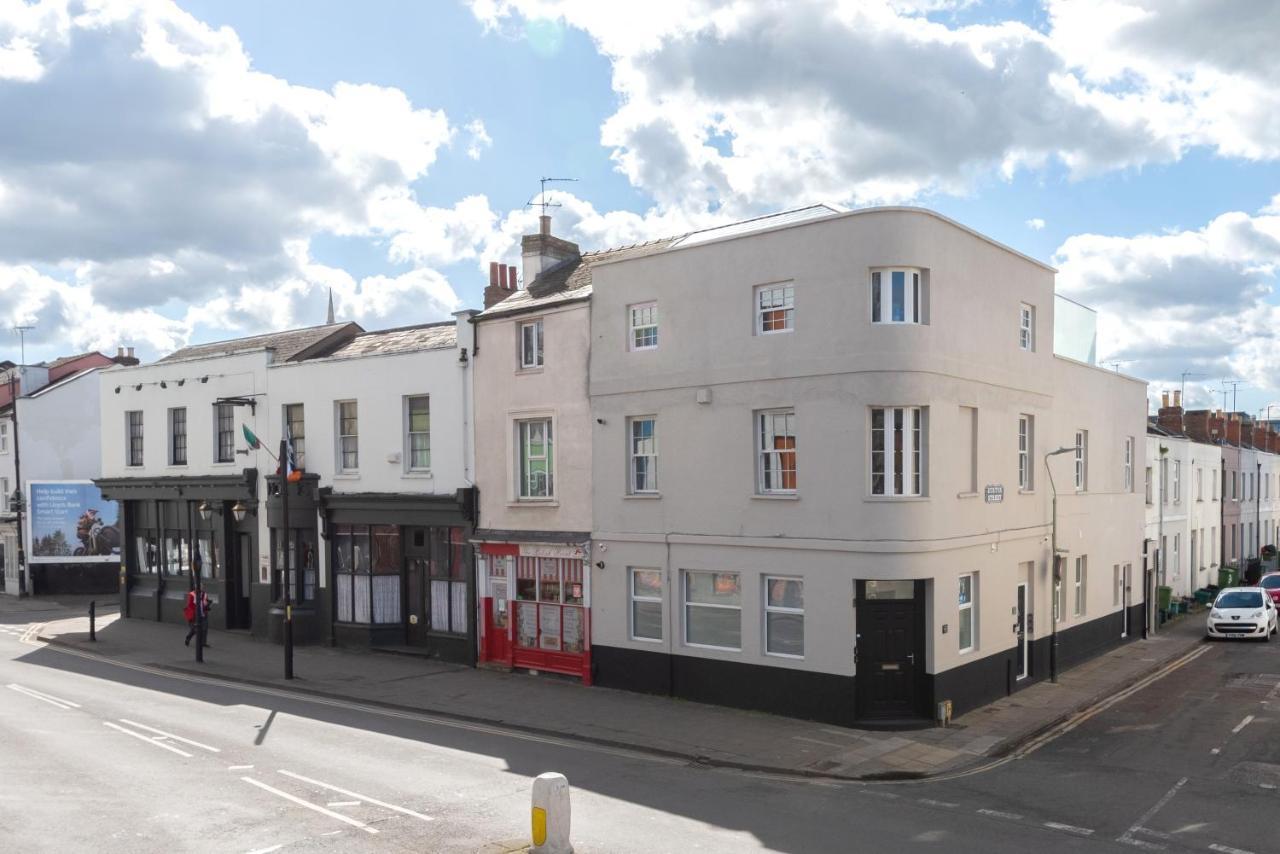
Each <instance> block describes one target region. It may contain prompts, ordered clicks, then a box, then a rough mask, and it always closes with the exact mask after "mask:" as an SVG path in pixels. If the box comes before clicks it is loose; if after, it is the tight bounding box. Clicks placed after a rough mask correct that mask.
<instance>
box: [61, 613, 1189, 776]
mask: <svg viewBox="0 0 1280 854" xmlns="http://www.w3.org/2000/svg"><path fill="white" fill-rule="evenodd" d="M97 631H98V642H97V643H90V642H89V640H88V619H87V617H76V618H71V619H62V620H57V621H53V622H49V623H46V624H45V625H44V626H43V627H42V629H41V630H40V638H41V639H42V640H46V641H49V642H51V643H55V644H59V645H65V646H69V647H74V648H78V649H82V650H85V651H89V652H93V653H95V654H97V655H101V656H105V657H110V658H116V659H121V660H124V661H128V662H131V663H136V664H146V665H150V666H153V667H159V668H164V669H169V670H175V671H181V672H184V673H201V674H206V675H209V676H216V677H220V678H223V679H228V680H236V681H242V682H248V683H254V684H260V685H270V686H272V687H277V688H287V689H290V690H296V691H300V692H308V693H315V694H320V695H324V696H327V697H340V698H343V699H349V700H356V701H360V702H369V703H379V704H385V705H389V706H395V707H398V708H402V709H404V708H407V709H413V710H417V711H422V712H425V713H430V714H434V715H442V716H449V717H454V718H459V719H465V720H472V721H475V720H481V721H486V722H491V723H496V724H501V725H504V726H508V727H514V728H519V729H522V730H526V731H531V732H538V733H544V734H556V735H560V736H563V737H566V738H570V739H582V740H589V741H592V742H596V743H602V744H610V745H616V746H625V747H628V748H633V749H638V750H644V751H650V752H660V753H664V754H668V755H673V756H679V757H682V758H687V759H689V760H690V761H697V762H703V763H707V764H712V765H720V766H728V767H741V768H751V769H767V770H770V771H776V772H780V773H788V774H804V775H819V776H827V777H835V778H843V779H894V778H901V779H910V778H919V777H927V776H933V775H937V774H942V773H946V772H953V771H957V770H961V769H963V768H966V767H970V766H974V765H977V764H980V763H981V762H983V761H987V759H988V758H990V757H995V756H1001V755H1005V754H1007V753H1008V752H1010V751H1011V750H1013V749H1015V748H1016V747H1017V746H1018V745H1020V744H1023V743H1025V742H1026V741H1028V740H1029V739H1031V738H1033V737H1034V736H1035V735H1037V734H1039V733H1041V732H1044V731H1046V730H1047V729H1050V728H1051V727H1052V726H1054V725H1055V724H1057V723H1059V722H1061V721H1063V720H1065V719H1066V718H1068V717H1070V716H1071V715H1073V714H1074V713H1076V712H1078V711H1080V710H1081V709H1084V708H1087V707H1089V706H1091V705H1093V704H1094V703H1097V702H1098V701H1100V700H1102V699H1104V698H1106V697H1108V696H1110V695H1112V694H1114V693H1115V692H1117V691H1119V690H1122V689H1124V688H1126V687H1129V686H1131V685H1132V684H1134V683H1135V682H1136V681H1138V680H1139V679H1141V678H1142V677H1144V676H1146V675H1148V674H1151V673H1154V672H1155V671H1156V670H1158V669H1159V668H1160V667H1161V666H1162V665H1163V664H1165V663H1167V662H1170V661H1172V660H1174V659H1176V658H1178V657H1179V656H1181V655H1183V654H1185V653H1187V652H1188V651H1190V650H1191V649H1192V648H1194V647H1195V646H1197V645H1198V644H1200V643H1202V638H1203V633H1204V623H1203V619H1202V618H1201V617H1199V616H1196V615H1192V616H1189V617H1184V618H1182V619H1181V620H1178V621H1176V622H1174V623H1172V624H1171V625H1169V626H1168V627H1167V630H1166V631H1164V632H1162V633H1161V634H1160V635H1159V636H1157V637H1155V638H1152V639H1150V640H1139V641H1135V642H1133V643H1130V644H1127V645H1125V646H1123V647H1120V648H1118V649H1115V650H1112V651H1111V652H1109V653H1107V654H1106V655H1103V656H1100V657H1099V658H1096V659H1093V660H1092V661H1090V662H1087V663H1085V664H1083V665H1080V666H1079V667H1076V668H1074V669H1072V670H1069V671H1066V672H1065V673H1063V674H1062V675H1061V677H1060V680H1059V682H1058V683H1057V684H1052V683H1048V682H1042V683H1039V684H1037V685H1033V686H1031V687H1029V688H1027V689H1025V690H1023V691H1020V692H1018V693H1016V694H1014V695H1013V696H1011V697H1007V698H1004V699H1001V700H998V701H996V702H994V703H992V704H990V705H989V706H985V707H983V708H981V709H977V710H975V711H972V712H970V713H968V714H966V715H964V716H962V717H960V718H957V719H956V720H955V721H954V722H953V723H952V725H951V726H950V727H947V728H945V729H944V728H931V729H924V730H916V731H909V732H880V731H869V730H857V729H845V728H843V727H838V726H833V725H829V724H818V723H812V722H808V721H799V720H793V719H790V718H782V717H776V716H773V715H767V714H762V713H755V712H744V711H738V710H735V709H725V708H721V707H718V706H710V705H704V704H700V703H691V702H686V701H681V700H674V699H670V698H666V697H654V696H649V695H644V694H633V693H629V692H625V691H616V690H611V689H608V688H598V687H593V688H586V687H583V686H582V685H581V684H578V683H577V682H576V681H567V680H564V679H561V678H559V677H549V676H530V675H527V674H520V673H504V672H495V671H490V670H474V669H471V668H468V667H459V666H456V665H449V664H442V663H439V662H435V661H430V660H427V659H424V658H418V657H415V656H403V655H393V654H387V653H377V652H364V651H352V650H337V649H332V648H328V647H298V648H297V649H296V650H295V658H294V670H295V673H296V674H297V676H298V678H297V679H294V680H293V681H292V682H286V681H285V680H284V679H282V678H281V674H282V671H283V652H282V650H281V648H280V647H279V646H276V645H272V644H267V643H264V642H259V641H255V640H253V639H251V638H250V637H248V636H247V635H245V634H242V633H237V632H217V631H215V632H211V633H210V642H211V643H212V644H213V647H212V648H211V649H209V650H207V651H206V653H205V663H204V664H203V665H199V664H196V663H195V660H194V659H195V655H194V651H193V650H192V649H191V648H188V647H184V646H183V644H182V638H183V636H184V635H185V634H186V630H185V627H183V626H177V625H170V624H161V623H153V622H147V621H142V620H122V619H118V618H117V617H116V616H115V615H114V614H109V615H105V616H101V617H100V618H99V620H98V629H97Z"/></svg>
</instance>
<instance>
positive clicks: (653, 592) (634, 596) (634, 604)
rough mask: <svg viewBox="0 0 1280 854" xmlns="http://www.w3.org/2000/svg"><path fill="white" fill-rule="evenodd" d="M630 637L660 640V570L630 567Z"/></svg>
mask: <svg viewBox="0 0 1280 854" xmlns="http://www.w3.org/2000/svg"><path fill="white" fill-rule="evenodd" d="M630 588H631V639H632V640H644V641H660V640H662V570H660V569H638V568H636V567H632V569H631V580H630Z"/></svg>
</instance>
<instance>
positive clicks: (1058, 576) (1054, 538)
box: [1044, 445, 1079, 682]
mask: <svg viewBox="0 0 1280 854" xmlns="http://www.w3.org/2000/svg"><path fill="white" fill-rule="evenodd" d="M1078 449H1079V446H1077V445H1072V446H1071V447H1069V448H1059V449H1058V450H1056V451H1050V452H1049V453H1047V454H1045V455H1044V469H1045V471H1046V472H1048V473H1049V489H1050V490H1052V491H1053V505H1052V506H1053V524H1052V528H1051V534H1050V541H1051V545H1050V567H1051V568H1052V569H1051V576H1050V578H1051V580H1052V581H1053V586H1052V587H1051V588H1050V591H1051V593H1052V594H1053V603H1052V605H1051V606H1050V608H1049V681H1050V682H1057V681H1058V619H1059V618H1060V617H1061V616H1062V615H1061V614H1060V613H1059V614H1055V613H1053V611H1054V609H1055V608H1057V607H1058V592H1059V588H1060V587H1061V586H1062V573H1061V572H1060V571H1059V570H1058V486H1057V484H1055V483H1054V482H1053V469H1052V468H1051V467H1050V466H1049V457H1054V456H1057V455H1058V454H1074V453H1075V452H1076V451H1077V450H1078Z"/></svg>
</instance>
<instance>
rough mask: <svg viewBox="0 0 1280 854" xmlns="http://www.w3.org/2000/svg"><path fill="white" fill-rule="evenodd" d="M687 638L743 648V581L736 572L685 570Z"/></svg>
mask: <svg viewBox="0 0 1280 854" xmlns="http://www.w3.org/2000/svg"><path fill="white" fill-rule="evenodd" d="M684 642H685V644H687V645H688V646H708V647H713V648H715V649H729V650H735V651H736V650H740V649H742V584H741V580H740V578H739V576H738V573H736V572H690V571H686V572H685V574H684Z"/></svg>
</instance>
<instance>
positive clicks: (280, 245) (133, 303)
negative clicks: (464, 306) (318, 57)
mask: <svg viewBox="0 0 1280 854" xmlns="http://www.w3.org/2000/svg"><path fill="white" fill-rule="evenodd" d="M0 115H2V116H5V117H6V120H5V125H4V130H3V132H0V271H2V275H3V276H4V279H3V280H2V281H0V287H8V288H10V289H13V288H17V289H19V290H22V289H24V288H29V289H31V291H32V294H33V295H34V296H32V297H31V299H32V300H35V303H32V302H31V300H27V301H25V302H24V301H21V300H17V301H15V300H10V301H9V302H8V303H7V304H6V303H4V302H3V301H0V319H4V320H12V319H13V318H15V317H17V316H18V315H21V314H23V312H26V313H27V314H31V313H32V312H33V311H35V309H31V308H30V306H29V305H28V304H29V303H30V305H35V304H36V303H38V304H39V306H40V308H39V311H38V312H36V313H37V314H38V315H39V322H40V324H42V325H47V326H48V327H49V328H48V329H47V330H45V332H42V333H41V335H42V337H46V338H47V339H48V340H50V341H52V342H59V343H57V347H58V349H59V350H65V349H73V348H78V347H85V346H90V342H99V341H102V339H103V336H104V335H105V334H107V333H109V334H111V335H118V336H120V337H119V338H117V339H116V340H114V341H108V342H106V343H107V344H109V345H111V346H114V345H115V344H117V343H121V342H122V341H132V342H135V343H137V344H139V345H141V346H143V347H154V348H155V349H154V350H153V351H152V354H154V353H155V352H158V351H160V350H163V349H165V348H166V347H168V346H169V345H172V344H176V345H181V344H182V343H184V341H185V337H188V336H191V335H199V334H201V330H205V329H211V328H218V329H233V330H239V329H243V331H257V330H260V329H262V328H266V327H269V326H273V325H282V324H285V323H294V322H298V321H299V320H302V321H304V322H307V321H310V320H311V319H312V318H311V317H308V316H305V315H302V316H300V310H301V309H300V307H301V306H302V305H303V304H305V302H306V300H307V298H308V295H309V294H313V293H314V291H315V290H316V289H317V288H319V287H321V286H322V285H321V281H320V280H321V279H323V278H325V277H324V276H322V275H321V272H322V271H321V270H320V269H319V268H318V266H317V265H315V264H313V263H311V262H310V260H309V259H308V258H307V257H306V255H307V253H306V246H307V245H308V243H309V241H310V240H311V239H312V238H313V237H315V236H316V235H319V234H324V233H331V234H335V235H342V236H355V237H360V238H366V239H370V240H375V241H379V242H382V243H384V244H388V245H394V244H395V242H396V235H397V234H398V232H399V230H400V229H402V228H404V229H409V228H414V227H421V226H422V225H423V223H424V222H425V223H427V224H429V225H431V226H433V227H436V228H439V229H441V230H442V231H443V236H438V237H437V238H436V242H435V244H433V245H432V246H430V247H428V248H427V249H423V250H422V251H419V252H418V253H417V254H416V255H415V257H421V258H423V259H429V262H430V263H433V264H448V263H453V262H455V261H457V260H459V259H461V258H469V257H472V256H473V255H474V252H475V249H474V246H473V245H472V243H473V242H474V240H476V239H481V238H479V237H475V236H474V234H475V231H476V229H475V227H474V225H473V221H474V220H476V219H477V218H479V219H481V220H483V217H482V216H478V215H477V214H476V212H475V211H474V210H473V206H472V205H471V204H469V203H468V202H465V201H464V202H461V203H459V205H458V206H457V207H456V208H455V209H454V210H453V211H450V210H449V209H443V211H442V210H440V209H436V208H429V207H423V206H421V205H420V204H419V202H418V200H417V198H416V196H415V193H414V191H413V188H412V186H413V183H414V182H415V181H417V180H418V179H420V178H421V177H423V176H424V175H425V174H427V171H428V170H429V169H430V168H431V167H432V166H433V164H434V163H435V162H436V160H437V157H438V155H439V153H440V150H441V149H442V148H443V147H445V146H448V145H449V144H450V143H451V141H452V140H453V138H454V136H455V133H456V131H455V129H454V128H453V126H452V125H451V124H450V122H449V119H448V117H447V116H446V115H445V113H444V112H442V111H439V110H433V109H424V108H422V107H420V106H417V105H415V104H413V103H411V102H410V100H409V98H408V97H407V96H406V95H405V94H404V93H403V92H402V91H400V90H399V89H394V88H389V87H383V86H372V85H367V84H359V83H346V82H340V83H337V84H336V85H334V86H333V88H332V89H330V90H328V91H325V90H320V89H315V88H310V87H305V86H298V85H295V84H292V83H290V82H288V81H287V80H283V79H281V78H278V77H274V76H271V75H268V74H265V73H263V72H261V71H258V70H256V69H255V68H254V67H253V64H252V62H251V60H250V58H249V56H248V54H247V53H246V52H245V50H244V48H243V46H242V45H241V43H240V41H239V38H238V37H237V36H236V34H235V32H234V31H233V30H231V29H229V28H221V29H213V28H211V27H209V26H207V25H206V24H204V23H202V22H201V21H199V20H197V19H195V18H194V17H192V16H191V15H189V14H187V13H186V12H184V11H182V10H181V9H179V8H178V7H177V6H176V5H175V4H174V3H172V2H169V0H88V2H75V3H73V2H69V0H42V2H38V3H31V4H28V3H24V2H21V0H0ZM466 130H467V132H468V133H469V134H470V139H471V143H470V144H471V145H472V146H483V145H484V144H485V140H487V134H485V133H484V127H483V124H482V123H480V122H479V120H476V121H475V122H473V123H472V124H471V125H470V126H468V128H467V129H466ZM411 242H412V241H411ZM419 242H421V241H420V240H419ZM298 247H301V249H299V248H298ZM408 254H413V253H408ZM406 257H407V256H406ZM19 271H20V273H19ZM33 276H35V277H36V278H33ZM401 280H403V281H401ZM388 282H390V283H391V284H388ZM397 282H398V284H396V283H397ZM51 283H54V284H51ZM442 283H443V287H445V288H447V287H448V284H447V282H444V280H443V278H442V277H440V276H439V274H437V273H435V272H434V271H430V270H427V271H419V270H414V271H412V272H411V273H408V274H404V275H403V276H400V277H395V278H394V279H390V280H387V282H383V281H376V282H371V283H370V286H369V287H368V288H365V287H364V285H363V283H360V284H357V285H354V286H353V287H352V288H351V289H350V291H349V294H348V299H349V306H348V308H349V314H350V315H351V316H357V315H358V316H362V317H370V318H376V317H383V316H384V310H385V309H386V308H387V306H390V305H392V303H393V302H394V299H393V298H392V297H390V296H388V294H391V293H392V292H394V293H396V294H401V295H404V296H406V297H407V295H408V294H410V293H417V294H418V295H419V296H421V295H422V294H429V295H430V299H419V300H416V301H414V300H408V299H407V298H406V300H404V301H403V302H402V303H401V307H402V308H403V309H404V310H405V314H404V316H402V317H401V316H398V317H394V318H390V319H393V320H394V321H396V322H397V323H403V322H406V320H407V319H410V318H411V319H415V320H431V319H438V318H440V317H441V316H442V314H441V312H444V311H445V310H446V308H449V309H451V308H452V307H453V305H454V303H455V302H456V297H454V296H452V295H446V294H444V293H442V292H441V291H440V288H441V286H442ZM55 284H56V286H55ZM366 303H368V304H367V305H366ZM103 318H110V320H106V321H104V320H103ZM119 318H125V319H127V322H117V320H118V319H119ZM45 333H47V335H46V334H45ZM94 346H96V345H94Z"/></svg>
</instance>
